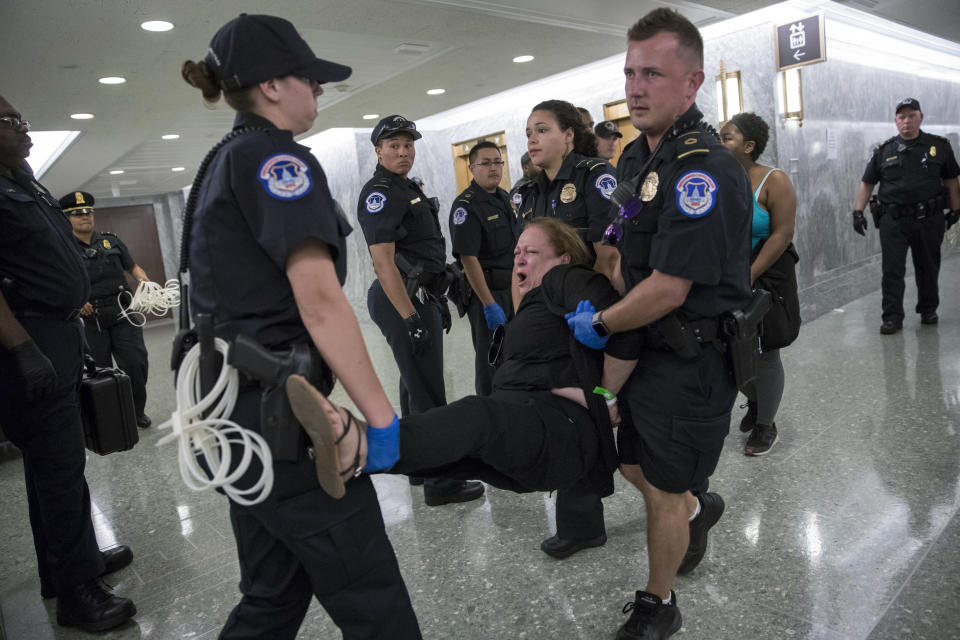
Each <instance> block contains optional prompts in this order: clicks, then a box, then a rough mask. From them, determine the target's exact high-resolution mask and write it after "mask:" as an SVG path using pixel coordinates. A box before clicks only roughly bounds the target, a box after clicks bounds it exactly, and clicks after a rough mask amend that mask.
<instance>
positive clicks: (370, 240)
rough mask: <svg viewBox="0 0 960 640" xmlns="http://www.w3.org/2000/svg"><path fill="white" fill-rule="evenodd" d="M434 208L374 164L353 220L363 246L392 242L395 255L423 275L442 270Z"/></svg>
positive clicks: (406, 182) (443, 253)
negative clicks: (420, 266) (357, 221)
mask: <svg viewBox="0 0 960 640" xmlns="http://www.w3.org/2000/svg"><path fill="white" fill-rule="evenodd" d="M438 213H439V211H438V208H437V206H436V204H435V203H434V202H433V201H432V200H431V199H430V198H428V197H427V196H425V195H424V193H423V191H422V190H421V189H420V186H419V185H418V184H417V183H416V182H413V181H412V180H410V179H408V178H404V177H403V176H400V175H397V174H396V173H393V172H391V171H387V170H386V169H385V168H384V167H383V165H381V164H378V165H377V169H376V171H374V173H373V178H372V179H370V180H369V181H368V182H367V184H365V185H364V186H363V189H361V190H360V199H359V202H358V203H357V220H359V221H360V228H361V229H362V230H363V237H364V238H365V239H366V241H367V245H368V246H369V245H372V244H381V243H384V242H393V243H394V250H395V251H396V253H397V254H399V255H401V256H403V257H404V258H406V260H407V261H408V262H409V263H410V265H411V266H412V267H416V266H417V265H418V264H420V265H423V271H424V273H442V272H443V271H444V270H445V269H446V264H447V250H446V244H445V242H444V239H443V233H442V232H441V231H440V220H439V218H438V217H437V216H438Z"/></svg>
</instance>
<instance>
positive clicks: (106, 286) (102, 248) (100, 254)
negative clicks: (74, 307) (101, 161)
mask: <svg viewBox="0 0 960 640" xmlns="http://www.w3.org/2000/svg"><path fill="white" fill-rule="evenodd" d="M94 202H95V200H94V197H93V196H92V195H90V194H89V193H87V192H86V191H74V192H73V193H69V194H67V195H65V196H63V197H62V198H60V207H61V208H62V209H63V212H64V213H65V214H67V215H68V216H70V224H71V225H73V235H74V237H75V238H76V242H77V245H78V246H79V248H80V255H81V256H82V257H83V264H84V266H85V267H86V268H87V275H88V276H89V277H90V299H89V300H87V301H86V303H84V305H83V307H82V308H81V309H80V315H82V316H83V319H84V322H83V324H84V330H85V332H86V335H87V346H88V347H89V348H90V354H91V355H92V356H93V359H94V360H96V362H97V366H98V367H105V368H109V367H112V366H113V359H114V358H116V360H117V366H118V367H120V369H121V370H122V371H123V372H124V373H126V374H127V375H128V376H130V385H131V387H133V405H134V408H135V409H136V411H137V426H139V427H140V428H141V429H146V428H147V427H149V426H150V418H149V417H147V415H146V414H145V413H144V407H145V406H146V404H147V366H148V365H147V346H146V345H145V344H144V343H143V329H141V328H140V327H138V326H136V325H134V324H132V323H130V322H129V321H128V320H127V319H126V318H124V317H123V316H122V315H121V314H120V305H121V303H123V304H128V305H129V303H130V300H131V299H132V294H131V292H130V289H129V288H128V287H127V279H126V277H124V272H127V273H129V274H130V275H132V276H133V277H134V278H136V279H137V281H138V282H146V281H148V280H149V278H148V277H147V274H146V272H145V271H144V270H143V269H142V268H141V267H140V265H138V264H137V263H135V262H134V261H133V258H131V257H130V251H128V250H127V245H125V244H123V242H122V241H121V240H120V238H118V237H117V236H116V235H114V234H112V233H109V232H107V231H95V230H94V228H93V225H94V214H93V205H94ZM121 294H126V296H125V298H126V299H125V300H123V299H122V298H121V297H120V296H121Z"/></svg>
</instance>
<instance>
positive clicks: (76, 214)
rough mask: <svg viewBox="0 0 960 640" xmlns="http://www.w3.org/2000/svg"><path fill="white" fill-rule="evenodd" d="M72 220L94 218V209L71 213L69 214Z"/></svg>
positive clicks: (78, 210)
mask: <svg viewBox="0 0 960 640" xmlns="http://www.w3.org/2000/svg"><path fill="white" fill-rule="evenodd" d="M67 215H68V216H70V217H71V218H83V217H85V216H92V215H93V209H77V210H76V211H71V212H70V213H68V214H67Z"/></svg>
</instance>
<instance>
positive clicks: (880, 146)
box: [874, 136, 899, 149]
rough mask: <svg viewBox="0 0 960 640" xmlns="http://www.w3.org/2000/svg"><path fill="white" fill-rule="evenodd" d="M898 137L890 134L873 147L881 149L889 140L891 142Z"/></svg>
mask: <svg viewBox="0 0 960 640" xmlns="http://www.w3.org/2000/svg"><path fill="white" fill-rule="evenodd" d="M898 137H899V136H890V137H889V138H887V139H886V140H884V141H883V142H881V143H880V144H878V145H877V146H875V147H874V149H881V148H883V147H885V146H887V145H888V144H890V143H891V142H893V141H894V140H896V139H897V138H898Z"/></svg>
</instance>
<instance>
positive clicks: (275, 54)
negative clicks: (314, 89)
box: [204, 13, 353, 91]
mask: <svg viewBox="0 0 960 640" xmlns="http://www.w3.org/2000/svg"><path fill="white" fill-rule="evenodd" d="M204 60H205V61H206V63H207V69H209V70H210V72H211V73H212V74H213V76H214V78H216V80H217V82H218V83H219V84H220V88H221V89H223V90H225V91H235V90H237V89H243V88H245V87H251V86H253V85H255V84H257V83H259V82H264V81H266V80H270V79H271V78H283V77H285V76H290V75H298V76H304V77H306V78H310V79H311V80H316V81H317V82H321V83H322V82H331V81H334V82H339V81H341V80H346V79H347V78H348V77H350V74H351V73H352V71H353V70H352V69H351V68H350V67H347V66H344V65H342V64H337V63H336V62H329V61H327V60H322V59H321V58H318V57H317V56H316V55H315V54H314V53H313V50H312V49H310V45H308V44H307V43H306V41H305V40H304V39H303V38H301V37H300V34H299V33H297V30H296V28H294V26H293V25H292V24H290V22H289V21H287V20H284V19H283V18H277V17H276V16H265V15H248V14H246V13H241V14H240V15H239V16H238V17H236V18H234V19H233V20H231V21H230V22H228V23H227V24H225V25H223V26H222V27H220V30H219V31H217V33H216V34H214V36H213V39H212V40H211V41H210V48H209V49H207V56H206V58H204Z"/></svg>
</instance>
